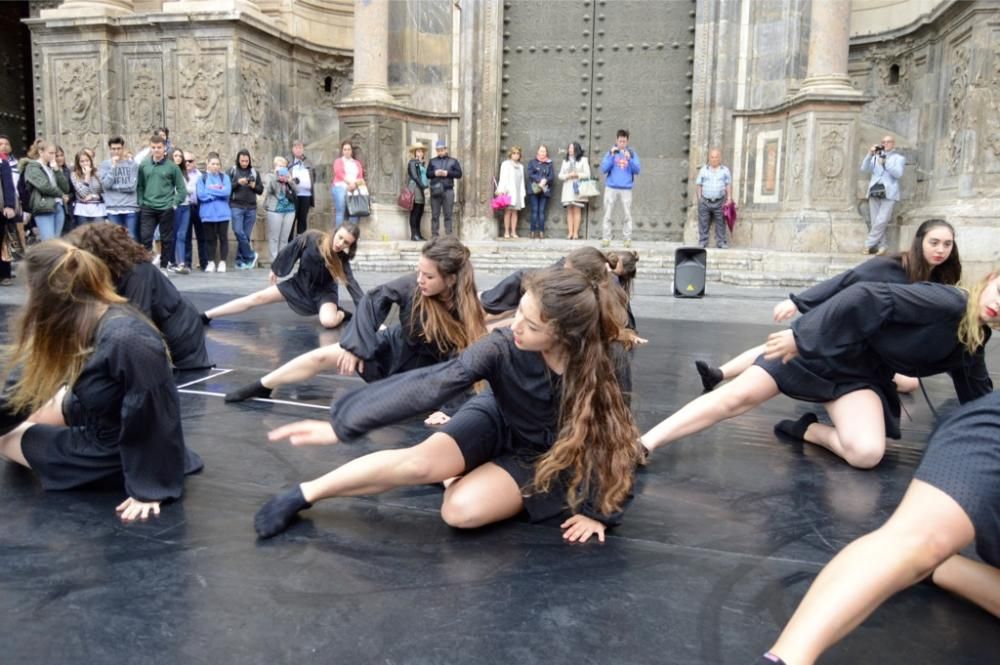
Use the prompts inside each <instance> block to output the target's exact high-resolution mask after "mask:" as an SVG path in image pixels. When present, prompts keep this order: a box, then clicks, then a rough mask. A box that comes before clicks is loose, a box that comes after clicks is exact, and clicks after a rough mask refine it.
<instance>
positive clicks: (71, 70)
mask: <svg viewBox="0 0 1000 665" xmlns="http://www.w3.org/2000/svg"><path fill="white" fill-rule="evenodd" d="M55 70H56V75H55V87H56V99H57V100H59V103H58V105H57V109H58V119H59V133H60V134H78V135H84V136H87V135H91V134H93V135H96V134H97V133H98V132H100V123H99V119H100V108H99V105H98V103H97V100H98V95H99V94H100V92H101V91H100V88H99V81H98V75H97V68H96V66H95V65H94V62H93V61H92V60H68V59H66V60H58V61H57V62H56V63H55Z"/></svg>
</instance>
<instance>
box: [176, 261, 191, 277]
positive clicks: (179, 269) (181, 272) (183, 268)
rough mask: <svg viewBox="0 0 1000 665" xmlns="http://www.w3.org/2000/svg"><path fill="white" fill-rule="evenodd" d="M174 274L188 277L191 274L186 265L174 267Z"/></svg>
mask: <svg viewBox="0 0 1000 665" xmlns="http://www.w3.org/2000/svg"><path fill="white" fill-rule="evenodd" d="M174 272H175V273H177V274H178V275H189V274H191V271H190V270H188V267H187V266H186V265H184V264H183V263H182V264H180V265H177V266H174Z"/></svg>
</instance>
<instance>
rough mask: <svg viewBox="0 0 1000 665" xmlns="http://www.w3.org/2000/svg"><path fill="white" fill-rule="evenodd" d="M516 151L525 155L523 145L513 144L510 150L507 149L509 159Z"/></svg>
mask: <svg viewBox="0 0 1000 665" xmlns="http://www.w3.org/2000/svg"><path fill="white" fill-rule="evenodd" d="M515 152H516V153H517V154H519V155H524V152H523V151H522V150H521V146H519V145H512V146H511V147H510V150H508V151H507V159H510V158H511V157H513V156H514V153H515Z"/></svg>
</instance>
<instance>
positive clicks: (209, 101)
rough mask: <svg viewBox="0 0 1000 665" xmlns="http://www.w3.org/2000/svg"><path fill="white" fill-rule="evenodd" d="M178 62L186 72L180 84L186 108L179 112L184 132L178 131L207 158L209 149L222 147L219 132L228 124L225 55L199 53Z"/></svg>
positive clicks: (186, 141) (196, 152)
mask: <svg viewBox="0 0 1000 665" xmlns="http://www.w3.org/2000/svg"><path fill="white" fill-rule="evenodd" d="M179 66H180V71H182V72H185V73H186V76H187V80H185V81H183V82H182V83H181V85H180V86H179V87H180V99H181V109H183V111H182V113H180V115H179V120H180V123H179V124H180V125H181V129H182V130H183V132H182V133H179V135H183V136H184V137H185V139H184V147H185V148H188V147H189V146H190V148H189V149H190V150H192V151H193V152H194V153H195V154H197V155H198V157H199V158H200V159H204V158H205V154H206V153H208V152H209V151H211V150H218V149H219V148H221V147H222V146H221V145H220V144H219V138H220V136H219V135H220V134H221V133H222V132H224V131H225V130H226V127H227V126H228V111H227V108H226V101H225V100H226V98H225V88H226V86H225V82H226V75H225V73H226V66H225V56H224V55H221V54H219V55H208V54H199V55H197V56H194V57H188V58H183V59H181V60H180V62H179Z"/></svg>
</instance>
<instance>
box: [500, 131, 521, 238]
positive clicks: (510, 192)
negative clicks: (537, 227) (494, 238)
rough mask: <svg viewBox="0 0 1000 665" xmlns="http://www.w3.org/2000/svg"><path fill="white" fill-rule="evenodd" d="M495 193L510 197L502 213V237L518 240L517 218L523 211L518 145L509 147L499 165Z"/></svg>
mask: <svg viewBox="0 0 1000 665" xmlns="http://www.w3.org/2000/svg"><path fill="white" fill-rule="evenodd" d="M497 193H498V194H506V195H507V196H509V197H510V203H509V204H508V205H507V208H506V209H504V211H503V237H504V238H520V236H519V235H517V217H518V215H519V214H520V211H521V210H523V209H524V164H522V163H521V146H519V145H515V146H513V147H511V149H510V150H508V151H507V159H505V160H503V163H502V164H500V178H499V179H497Z"/></svg>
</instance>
